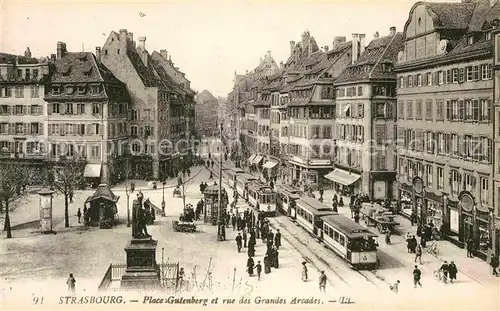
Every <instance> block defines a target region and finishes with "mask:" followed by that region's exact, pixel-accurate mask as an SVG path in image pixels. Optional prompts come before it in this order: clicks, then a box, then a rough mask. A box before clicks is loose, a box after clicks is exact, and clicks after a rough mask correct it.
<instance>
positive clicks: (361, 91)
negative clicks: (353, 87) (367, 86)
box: [358, 86, 363, 96]
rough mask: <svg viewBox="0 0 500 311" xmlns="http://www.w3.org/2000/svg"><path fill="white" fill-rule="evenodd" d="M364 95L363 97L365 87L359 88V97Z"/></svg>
mask: <svg viewBox="0 0 500 311" xmlns="http://www.w3.org/2000/svg"><path fill="white" fill-rule="evenodd" d="M362 95H363V87H362V86H358V96H362Z"/></svg>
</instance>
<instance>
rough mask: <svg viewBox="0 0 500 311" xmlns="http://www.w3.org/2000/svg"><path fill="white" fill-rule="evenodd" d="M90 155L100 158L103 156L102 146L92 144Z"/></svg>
mask: <svg viewBox="0 0 500 311" xmlns="http://www.w3.org/2000/svg"><path fill="white" fill-rule="evenodd" d="M90 157H91V158H94V159H98V158H100V157H101V148H100V146H91V147H90Z"/></svg>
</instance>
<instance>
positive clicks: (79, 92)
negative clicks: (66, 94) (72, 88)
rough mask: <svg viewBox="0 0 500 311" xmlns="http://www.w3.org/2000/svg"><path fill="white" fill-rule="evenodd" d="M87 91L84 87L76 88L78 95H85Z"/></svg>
mask: <svg viewBox="0 0 500 311" xmlns="http://www.w3.org/2000/svg"><path fill="white" fill-rule="evenodd" d="M86 91H87V89H86V88H85V86H83V85H79V86H77V87H76V93H77V94H78V95H84V94H85V92H86Z"/></svg>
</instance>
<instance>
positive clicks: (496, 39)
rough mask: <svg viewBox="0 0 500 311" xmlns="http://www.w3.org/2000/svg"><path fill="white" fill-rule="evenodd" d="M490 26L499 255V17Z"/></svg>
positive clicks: (499, 247) (497, 245)
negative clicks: (491, 26) (491, 30)
mask: <svg viewBox="0 0 500 311" xmlns="http://www.w3.org/2000/svg"><path fill="white" fill-rule="evenodd" d="M491 24H492V25H493V26H494V27H495V28H494V30H493V32H492V40H493V45H494V47H493V53H494V54H493V79H494V80H493V83H494V91H493V94H494V100H493V103H494V110H495V113H494V116H495V118H494V122H495V126H494V127H493V130H494V135H493V137H494V149H493V150H494V151H493V152H494V154H495V157H494V158H493V162H494V165H493V179H494V181H493V182H494V188H493V197H494V199H493V203H494V205H495V206H494V212H493V214H494V217H495V220H494V222H495V224H494V227H495V233H494V243H495V246H494V251H495V255H497V256H498V255H499V254H500V128H499V125H500V17H497V18H496V20H495V19H494V20H492V22H491Z"/></svg>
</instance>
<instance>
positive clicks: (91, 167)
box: [83, 164, 101, 178]
mask: <svg viewBox="0 0 500 311" xmlns="http://www.w3.org/2000/svg"><path fill="white" fill-rule="evenodd" d="M83 177H97V178H98V177H101V164H87V165H85V170H84V171H83Z"/></svg>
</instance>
